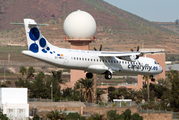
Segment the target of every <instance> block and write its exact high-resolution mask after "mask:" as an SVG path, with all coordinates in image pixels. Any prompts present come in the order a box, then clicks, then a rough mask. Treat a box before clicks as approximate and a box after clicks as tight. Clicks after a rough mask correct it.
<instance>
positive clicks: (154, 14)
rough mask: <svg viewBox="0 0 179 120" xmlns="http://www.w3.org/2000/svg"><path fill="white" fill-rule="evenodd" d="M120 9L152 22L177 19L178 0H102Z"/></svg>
mask: <svg viewBox="0 0 179 120" xmlns="http://www.w3.org/2000/svg"><path fill="white" fill-rule="evenodd" d="M104 1H105V2H108V3H110V4H111V5H114V6H116V7H118V8H120V9H122V10H125V11H128V12H130V13H133V14H135V15H137V16H140V17H142V18H144V19H146V20H149V21H154V22H175V20H176V19H179V0H104Z"/></svg>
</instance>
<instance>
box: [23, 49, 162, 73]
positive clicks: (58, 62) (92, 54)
mask: <svg viewBox="0 0 179 120" xmlns="http://www.w3.org/2000/svg"><path fill="white" fill-rule="evenodd" d="M52 51H53V53H51V54H47V53H43V52H39V53H33V52H31V51H23V53H24V54H26V55H28V56H31V57H34V58H37V59H39V60H42V61H44V62H47V63H49V64H52V65H55V66H57V67H62V68H68V69H77V70H83V71H85V72H92V73H100V74H102V73H105V72H106V71H111V72H112V73H113V72H122V73H133V74H141V75H156V74H159V73H161V72H162V71H163V69H162V68H161V66H160V65H159V64H157V63H156V61H155V60H154V59H152V58H147V57H139V59H137V60H136V61H135V62H131V61H126V60H121V59H119V58H117V57H99V56H98V55H99V54H100V53H101V51H87V50H74V49H64V48H56V49H54V50H52Z"/></svg>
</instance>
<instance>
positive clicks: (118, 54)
mask: <svg viewBox="0 0 179 120" xmlns="http://www.w3.org/2000/svg"><path fill="white" fill-rule="evenodd" d="M162 52H165V51H138V52H110V51H109V52H107V51H102V52H101V54H99V55H98V56H99V57H123V56H124V57H127V56H131V55H139V56H142V55H143V54H154V53H162Z"/></svg>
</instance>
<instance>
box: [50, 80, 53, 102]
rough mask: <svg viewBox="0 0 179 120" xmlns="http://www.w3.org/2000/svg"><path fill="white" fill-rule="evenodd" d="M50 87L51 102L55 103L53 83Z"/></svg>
mask: <svg viewBox="0 0 179 120" xmlns="http://www.w3.org/2000/svg"><path fill="white" fill-rule="evenodd" d="M50 87H51V102H53V85H52V82H51V85H50Z"/></svg>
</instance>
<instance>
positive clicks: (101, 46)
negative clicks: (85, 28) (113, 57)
mask: <svg viewBox="0 0 179 120" xmlns="http://www.w3.org/2000/svg"><path fill="white" fill-rule="evenodd" d="M101 50H102V43H101V44H100V48H99V51H101Z"/></svg>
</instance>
